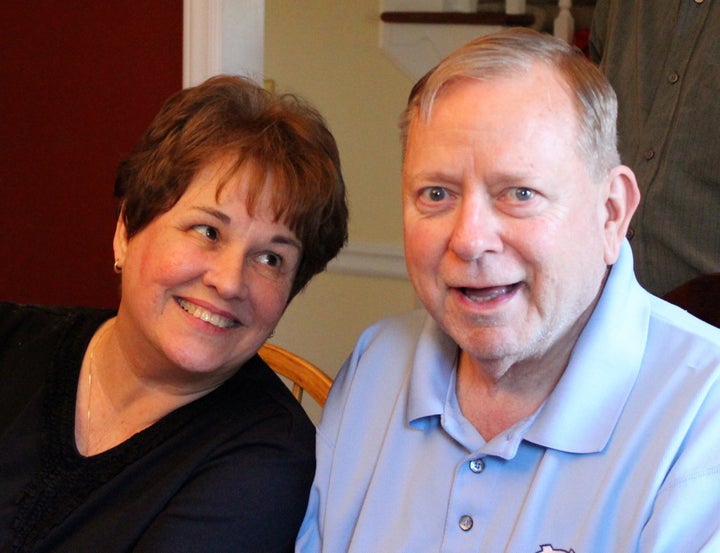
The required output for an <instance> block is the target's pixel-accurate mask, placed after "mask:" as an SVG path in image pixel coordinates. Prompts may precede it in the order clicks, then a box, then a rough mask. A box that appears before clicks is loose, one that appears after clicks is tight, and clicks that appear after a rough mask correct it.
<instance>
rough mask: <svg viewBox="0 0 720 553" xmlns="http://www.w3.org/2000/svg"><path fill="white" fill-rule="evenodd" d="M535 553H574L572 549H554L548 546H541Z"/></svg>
mask: <svg viewBox="0 0 720 553" xmlns="http://www.w3.org/2000/svg"><path fill="white" fill-rule="evenodd" d="M535 553H575V551H574V550H573V549H555V548H554V547H553V546H552V545H550V544H547V543H546V544H543V545H541V546H540V549H538V550H537V551H535Z"/></svg>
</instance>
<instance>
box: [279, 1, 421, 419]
mask: <svg viewBox="0 0 720 553" xmlns="http://www.w3.org/2000/svg"><path fill="white" fill-rule="evenodd" d="M379 9H380V3H379V1H378V0H353V1H351V2H346V1H340V0H269V1H268V2H267V3H266V7H265V10H266V13H265V78H266V79H271V80H273V81H274V83H275V88H276V90H277V91H279V92H293V93H297V94H300V95H301V96H303V97H305V98H307V99H308V100H310V101H311V102H312V103H313V104H314V105H315V106H316V107H317V108H318V109H319V110H320V111H321V112H322V113H323V115H324V116H325V117H326V118H327V121H328V124H329V126H330V129H331V130H332V132H333V134H334V135H335V137H336V139H337V141H338V145H339V148H340V155H341V160H342V164H343V173H344V176H345V181H346V184H347V188H348V195H349V201H350V212H351V223H350V241H351V242H362V243H377V244H395V245H397V244H400V243H401V242H402V221H401V210H400V145H399V139H398V133H397V119H398V116H399V113H400V111H401V110H402V108H403V106H404V104H405V100H406V98H407V94H408V93H409V91H410V88H411V87H412V84H413V83H412V81H411V80H410V78H409V77H407V76H405V75H404V74H403V73H402V72H401V71H400V70H399V69H398V68H397V67H396V66H395V65H394V64H393V63H392V62H391V61H390V60H389V59H388V58H387V57H385V55H384V54H383V53H382V51H381V50H380V48H379V47H378V25H379V23H378V22H379ZM415 306H416V303H415V295H414V293H413V291H412V288H411V286H410V284H409V282H408V281H407V280H405V279H399V278H377V277H368V276H362V275H349V274H341V273H324V274H322V275H319V276H318V277H316V278H315V280H314V281H312V282H311V283H310V285H309V286H308V288H307V289H306V290H305V291H304V292H303V293H302V294H301V295H300V296H298V297H297V298H296V299H295V300H294V301H293V303H292V304H291V305H290V307H289V308H288V312H287V313H286V315H285V317H284V318H283V320H282V322H281V323H280V325H279V327H278V329H277V331H276V334H275V338H274V339H273V342H275V343H277V344H278V345H281V346H284V347H287V348H289V349H291V350H293V351H294V352H296V353H298V354H300V355H302V356H304V357H306V358H307V359H309V360H311V361H312V362H314V363H316V364H317V365H319V366H320V367H322V368H323V369H324V370H325V371H326V372H328V373H329V374H330V375H331V376H335V374H336V372H337V369H338V368H339V367H340V365H341V364H342V362H343V361H344V360H345V358H346V357H347V355H348V354H349V353H350V351H351V349H352V347H353V345H354V343H355V340H356V339H357V336H358V334H359V333H360V332H361V331H362V329H363V328H365V327H366V326H368V325H369V324H371V323H372V322H374V321H375V320H377V319H379V318H381V317H384V316H386V315H390V314H393V313H398V312H402V311H406V310H409V309H413V308H415ZM309 410H310V411H311V414H313V413H312V411H313V410H312V408H309ZM314 418H316V415H315V414H314Z"/></svg>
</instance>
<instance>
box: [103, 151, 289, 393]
mask: <svg viewBox="0 0 720 553" xmlns="http://www.w3.org/2000/svg"><path fill="white" fill-rule="evenodd" d="M229 162H230V160H229V159H220V160H218V161H216V162H213V163H210V164H208V165H206V166H205V167H204V168H203V169H202V170H200V171H199V172H198V173H197V175H196V176H195V178H194V179H193V181H192V182H191V183H190V185H189V187H188V189H187V190H186V191H185V193H184V194H183V196H182V197H181V198H180V199H179V200H178V202H177V203H176V204H175V205H174V206H173V207H172V208H171V209H170V210H169V211H167V212H165V213H163V214H161V215H159V216H158V217H157V218H155V219H154V220H153V221H152V222H151V223H150V224H149V225H147V226H146V227H145V228H144V229H143V230H142V231H140V232H139V233H137V234H136V235H135V236H133V237H132V238H130V239H129V240H128V239H127V238H126V232H125V226H124V224H123V222H122V219H120V220H119V221H118V225H117V230H116V234H115V241H114V247H115V258H116V259H117V260H118V263H119V265H120V266H121V267H122V300H121V303H120V309H119V312H118V319H117V331H118V339H119V340H120V344H121V346H122V349H123V351H124V353H125V355H126V356H127V357H129V358H130V359H128V360H129V361H131V362H132V364H133V366H135V367H138V368H140V369H141V370H143V371H151V372H153V373H155V374H154V375H153V376H154V377H155V378H162V379H170V380H171V381H174V380H179V382H184V381H186V382H198V383H201V385H206V384H207V385H208V386H213V385H218V384H219V383H221V382H223V381H224V380H226V379H227V378H229V377H230V376H231V375H232V374H234V372H235V371H236V370H237V368H238V367H239V366H240V365H241V364H242V363H244V362H245V361H246V360H247V359H249V358H250V357H251V356H252V355H253V354H254V353H255V352H256V351H257V349H258V348H259V347H260V346H261V345H262V343H263V342H264V341H265V340H266V339H267V338H268V336H269V335H270V334H271V332H272V331H273V329H274V328H275V325H276V324H277V322H278V321H279V319H280V317H281V316H282V314H283V312H284V310H285V307H286V305H287V302H288V298H289V295H290V290H291V288H292V283H293V279H294V277H295V273H296V271H297V268H298V264H299V262H300V257H301V253H302V247H301V244H300V241H299V240H298V239H297V237H296V236H295V234H294V233H293V232H291V231H290V230H289V229H288V227H287V226H286V225H284V224H282V223H280V222H275V221H274V217H273V213H272V211H271V210H270V209H269V207H268V201H267V197H265V196H262V197H261V198H260V201H259V202H258V203H257V204H256V207H255V210H254V215H253V216H252V217H251V216H250V215H249V214H248V212H247V210H246V208H245V192H246V189H247V183H248V182H249V179H252V178H256V173H255V172H254V171H252V170H251V168H252V166H251V165H250V166H249V167H247V166H246V167H243V168H241V170H240V171H239V172H238V173H237V174H235V175H234V176H233V177H232V178H230V179H229V180H228V181H227V183H226V185H225V188H224V189H223V191H222V194H221V195H220V197H219V198H217V197H216V196H217V187H218V183H219V182H220V180H221V179H222V177H223V175H224V174H225V173H224V170H225V169H226V168H227V167H228V166H229ZM271 178H272V177H268V181H267V182H266V183H265V189H266V190H268V189H271V187H272V184H273V183H272V182H271ZM168 368H169V369H171V370H170V371H168V370H167V369H168ZM148 376H150V375H148Z"/></svg>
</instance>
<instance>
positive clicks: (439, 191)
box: [423, 186, 448, 202]
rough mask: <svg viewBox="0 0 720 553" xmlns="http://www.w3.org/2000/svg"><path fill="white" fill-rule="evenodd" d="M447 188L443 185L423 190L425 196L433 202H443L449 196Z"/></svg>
mask: <svg viewBox="0 0 720 553" xmlns="http://www.w3.org/2000/svg"><path fill="white" fill-rule="evenodd" d="M447 195H448V193H447V190H445V189H444V188H443V187H442V186H431V187H429V188H426V189H425V190H423V196H425V197H426V198H427V199H428V200H430V201H431V202H441V201H443V200H444V199H445V198H447Z"/></svg>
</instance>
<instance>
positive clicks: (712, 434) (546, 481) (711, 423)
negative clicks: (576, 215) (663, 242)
mask: <svg viewBox="0 0 720 553" xmlns="http://www.w3.org/2000/svg"><path fill="white" fill-rule="evenodd" d="M632 263H633V261H632V254H631V252H630V248H629V245H628V244H627V243H625V244H624V245H623V248H622V252H621V256H620V259H619V260H618V262H617V264H616V265H615V266H614V267H613V269H612V271H611V272H610V276H609V278H608V281H607V283H606V286H605V289H604V291H603V293H602V296H601V298H600V300H599V302H598V304H597V306H596V309H595V311H594V313H593V315H592V316H591V318H590V321H589V322H588V324H587V326H586V328H585V329H584V331H583V332H582V334H581V336H580V338H579V339H578V342H577V344H576V347H575V349H574V351H573V354H572V356H571V359H570V362H569V364H568V367H567V369H566V371H565V373H564V375H563V377H562V378H561V379H560V381H559V383H558V385H557V387H556V388H555V390H554V391H553V393H552V394H551V395H550V397H549V398H548V399H547V400H546V402H545V403H544V404H543V406H542V407H541V408H540V409H539V410H538V411H537V412H536V413H535V414H534V415H533V416H531V417H530V418H528V419H526V420H523V421H520V422H519V423H517V424H516V425H514V426H513V427H512V428H509V429H508V430H507V431H506V432H504V433H503V434H501V435H499V436H497V437H495V438H494V439H492V440H491V441H490V442H485V440H483V438H482V437H481V436H480V434H479V433H478V432H477V431H476V430H475V428H474V427H473V426H472V425H471V424H470V423H469V422H468V421H467V420H466V419H465V417H464V416H463V415H462V413H461V411H460V408H459V405H458V400H457V396H456V393H455V369H454V367H455V359H456V356H457V346H456V345H455V344H454V343H453V341H452V340H451V339H450V338H449V337H448V336H447V335H445V334H444V333H443V332H442V331H441V330H440V328H439V327H438V326H437V325H436V324H435V323H434V321H433V320H432V319H431V318H430V317H429V316H427V315H426V314H424V313H422V312H415V313H411V314H407V315H403V316H400V317H395V318H391V319H387V320H385V321H382V322H380V323H378V324H377V325H375V326H373V327H371V328H369V329H368V330H367V331H365V332H364V333H363V335H362V336H361V337H360V339H359V341H358V343H357V345H356V348H355V350H354V351H353V353H352V355H351V357H350V358H349V359H348V361H347V362H346V364H345V365H344V367H343V368H342V370H341V373H340V375H339V377H338V379H337V380H336V382H335V384H334V386H333V389H332V392H331V395H330V398H329V399H328V403H327V404H326V406H325V409H324V412H323V418H322V422H321V424H320V426H319V428H318V444H317V452H318V467H317V474H316V477H315V482H314V484H313V489H312V491H311V497H310V504H309V507H308V512H307V514H306V518H305V521H304V523H303V526H302V528H301V531H300V535H299V537H298V543H297V551H300V552H303V553H310V552H319V551H322V552H324V553H341V552H352V553H382V552H408V553H422V552H426V551H427V552H430V551H432V552H443V553H445V552H447V553H464V552H473V553H477V552H488V553H499V552H507V553H552V552H557V551H560V552H562V551H566V552H570V551H573V552H574V553H603V552H608V553H621V552H630V551H632V552H636V551H637V552H640V551H642V552H653V553H658V552H667V553H680V552H682V553H688V552H696V551H704V552H715V553H716V552H720V384H718V380H719V378H720V330H718V329H716V328H714V327H711V326H710V325H707V324H705V323H702V322H701V321H699V320H697V319H695V318H693V317H691V316H690V315H688V314H687V313H685V312H684V311H682V310H681V309H678V308H676V307H674V306H672V305H670V304H668V303H665V302H663V301H662V300H659V299H657V298H655V297H653V296H651V295H649V294H648V293H647V292H645V291H644V290H643V289H642V288H641V287H640V286H639V285H638V284H637V282H636V280H635V278H634V276H633V272H632Z"/></svg>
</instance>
